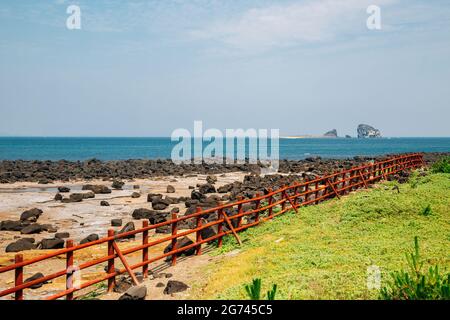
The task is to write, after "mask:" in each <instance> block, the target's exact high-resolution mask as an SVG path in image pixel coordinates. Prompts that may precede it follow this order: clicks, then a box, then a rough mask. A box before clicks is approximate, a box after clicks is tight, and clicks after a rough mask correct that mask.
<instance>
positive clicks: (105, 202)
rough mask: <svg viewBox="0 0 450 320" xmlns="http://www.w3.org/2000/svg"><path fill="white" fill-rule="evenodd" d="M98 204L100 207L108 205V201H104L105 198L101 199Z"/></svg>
mask: <svg viewBox="0 0 450 320" xmlns="http://www.w3.org/2000/svg"><path fill="white" fill-rule="evenodd" d="M100 205H101V206H102V207H109V202H108V201H106V200H102V201H100Z"/></svg>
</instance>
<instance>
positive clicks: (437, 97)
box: [0, 0, 450, 136]
mask: <svg viewBox="0 0 450 320" xmlns="http://www.w3.org/2000/svg"><path fill="white" fill-rule="evenodd" d="M71 4H76V5H79V6H80V8H81V13H82V15H81V22H82V29H81V30H68V29H67V28H66V19H67V17H68V15H67V14H66V8H67V6H69V5H71ZM372 4H375V5H379V6H380V7H381V10H382V11H381V13H382V30H379V31H374V30H368V29H367V27H366V19H367V17H368V14H367V13H366V8H367V7H368V6H369V5H372ZM449 83H450V2H449V1H446V0H445V1H444V0H439V1H433V0H429V1H425V0H424V1H418V0H314V1H304V0H303V1H300V0H299V1H294V0H289V1H288V0H281V1H272V0H259V1H257V0H243V1H236V0H234V1H231V0H191V1H187V0H186V1H184V0H164V1H141V0H130V1H111V0H109V1H105V0H95V1H94V0H90V1H89V0H84V1H69V0H66V1H64V0H51V1H50V0H40V1H36V0H34V1H32V0H16V1H6V0H3V1H2V2H1V4H0V115H1V116H0V134H2V135H37V136H169V135H170V134H171V132H172V131H173V130H174V129H176V128H187V129H192V126H193V121H194V120H203V122H204V127H205V128H219V129H225V128H267V129H270V128H278V129H280V132H281V134H282V135H291V134H321V133H323V132H325V131H328V130H330V129H332V128H336V129H337V130H338V132H339V134H340V135H345V134H350V135H353V136H354V135H355V134H356V127H357V125H358V124H359V123H368V124H371V125H373V126H375V127H377V128H379V129H380V130H381V131H382V133H383V134H384V135H386V136H450V126H449V125H448V119H449V118H450V90H449Z"/></svg>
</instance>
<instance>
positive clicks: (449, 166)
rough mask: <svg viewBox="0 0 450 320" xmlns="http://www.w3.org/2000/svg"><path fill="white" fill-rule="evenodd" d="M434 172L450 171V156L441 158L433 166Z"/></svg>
mask: <svg viewBox="0 0 450 320" xmlns="http://www.w3.org/2000/svg"><path fill="white" fill-rule="evenodd" d="M431 171H432V172H433V173H450V157H444V158H441V159H440V160H439V161H437V162H435V163H434V164H433V166H432V167H431Z"/></svg>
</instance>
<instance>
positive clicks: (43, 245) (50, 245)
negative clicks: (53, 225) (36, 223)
mask: <svg viewBox="0 0 450 320" xmlns="http://www.w3.org/2000/svg"><path fill="white" fill-rule="evenodd" d="M38 247H39V248H40V249H42V250H48V249H61V248H64V240H63V239H58V238H54V239H42V241H41V242H40V243H39V244H38Z"/></svg>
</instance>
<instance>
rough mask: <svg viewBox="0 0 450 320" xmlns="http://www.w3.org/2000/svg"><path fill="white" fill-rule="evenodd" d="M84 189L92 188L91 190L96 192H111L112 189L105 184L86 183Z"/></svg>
mask: <svg viewBox="0 0 450 320" xmlns="http://www.w3.org/2000/svg"><path fill="white" fill-rule="evenodd" d="M82 190H90V191H92V192H94V193H95V194H108V193H111V189H109V188H108V187H107V186H104V185H93V184H86V185H84V186H83V187H82Z"/></svg>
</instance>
